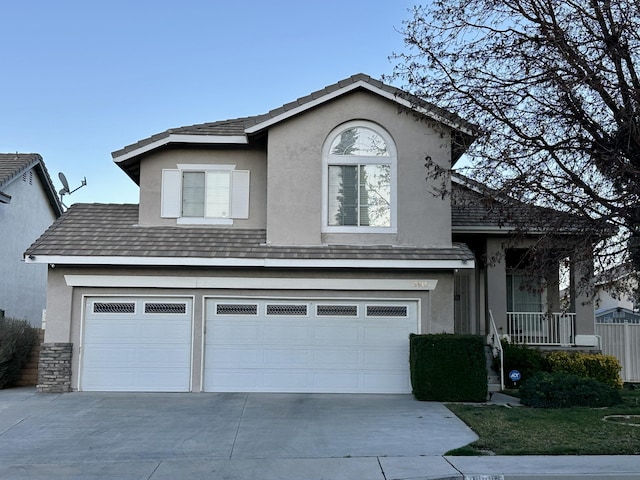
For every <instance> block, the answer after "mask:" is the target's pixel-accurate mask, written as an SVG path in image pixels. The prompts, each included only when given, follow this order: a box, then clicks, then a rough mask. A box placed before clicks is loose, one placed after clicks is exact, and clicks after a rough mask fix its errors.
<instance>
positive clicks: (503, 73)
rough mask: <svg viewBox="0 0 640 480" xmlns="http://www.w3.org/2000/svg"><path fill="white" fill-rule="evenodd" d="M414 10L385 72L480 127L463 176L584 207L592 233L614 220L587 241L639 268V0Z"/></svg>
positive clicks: (604, 257)
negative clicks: (605, 233) (601, 236)
mask: <svg viewBox="0 0 640 480" xmlns="http://www.w3.org/2000/svg"><path fill="white" fill-rule="evenodd" d="M411 13H412V18H410V19H409V20H407V21H406V22H404V25H403V28H402V34H403V35H404V39H405V44H406V46H407V48H406V51H405V52H404V53H397V54H394V55H393V56H392V59H393V60H394V61H395V65H396V66H395V68H394V73H393V75H391V76H390V77H389V78H387V80H391V81H394V82H396V83H401V86H402V87H403V88H404V89H406V90H408V91H410V92H411V93H413V94H414V95H416V96H417V97H419V98H422V99H424V100H426V101H429V102H432V103H434V104H436V105H438V106H440V107H443V108H445V109H447V110H449V111H452V112H455V113H457V114H458V115H460V116H461V117H462V118H464V119H466V120H467V121H469V122H471V123H472V124H475V125H477V126H478V128H479V131H480V132H481V134H480V136H479V137H478V138H477V140H476V141H475V142H474V143H472V144H471V146H470V149H469V151H468V156H467V160H468V162H466V163H465V168H463V170H464V171H463V173H465V174H466V175H468V176H470V177H471V178H473V179H475V180H477V181H478V182H480V183H481V184H483V185H486V186H488V187H490V189H491V191H492V192H494V193H495V196H496V197H500V196H502V197H509V198H513V199H517V200H522V201H525V202H529V203H532V204H535V205H538V206H542V207H551V208H553V209H555V210H558V211H561V212H564V213H566V214H571V215H580V216H582V217H583V218H584V219H586V221H587V223H588V224H585V223H582V225H583V227H584V230H585V231H587V230H589V227H588V225H591V227H592V231H594V232H597V231H600V232H602V224H603V223H602V222H607V224H608V225H609V232H610V233H611V232H615V235H610V236H609V237H608V239H607V240H606V241H598V242H590V243H595V250H594V253H593V254H594V258H595V260H596V262H597V263H596V266H597V267H596V268H601V269H607V267H610V266H613V265H615V264H620V263H627V264H629V265H631V266H632V267H633V268H634V269H635V270H636V271H640V78H639V73H640V72H638V68H640V0H433V1H432V2H431V3H430V5H428V6H425V7H415V8H414V9H413V11H412V12H411ZM427 169H428V175H430V176H433V177H439V178H444V176H446V175H447V173H448V172H446V171H443V170H441V169H439V168H438V167H437V165H435V164H433V163H431V162H427ZM445 184H446V183H445ZM542 211H544V210H541V212H542ZM560 218H562V217H560ZM565 220H566V217H565ZM565 220H560V221H565ZM530 221H531V222H532V223H537V225H538V226H540V225H541V224H547V226H549V231H552V230H553V229H554V228H555V226H552V225H550V223H551V222H552V220H551V218H550V217H549V216H548V215H545V214H542V215H540V216H538V217H536V216H531V217H530ZM526 227H527V226H523V228H526ZM551 227H554V228H551Z"/></svg>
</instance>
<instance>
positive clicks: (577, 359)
mask: <svg viewBox="0 0 640 480" xmlns="http://www.w3.org/2000/svg"><path fill="white" fill-rule="evenodd" d="M547 362H548V364H549V370H550V371H551V372H564V373H571V374H573V375H578V376H579V377H585V378H591V379H593V380H597V381H599V382H602V383H604V384H606V385H609V386H610V387H613V388H618V389H619V388H622V385H623V382H622V379H621V378H620V370H621V369H622V365H620V362H619V361H618V359H617V358H616V357H614V356H613V355H602V354H600V353H596V354H591V353H579V352H575V353H573V352H553V353H550V354H549V355H548V356H547Z"/></svg>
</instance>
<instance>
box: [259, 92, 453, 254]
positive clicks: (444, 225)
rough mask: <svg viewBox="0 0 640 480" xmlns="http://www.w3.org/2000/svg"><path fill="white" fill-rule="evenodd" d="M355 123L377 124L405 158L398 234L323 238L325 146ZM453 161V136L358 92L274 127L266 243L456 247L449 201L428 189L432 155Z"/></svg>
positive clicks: (399, 175)
mask: <svg viewBox="0 0 640 480" xmlns="http://www.w3.org/2000/svg"><path fill="white" fill-rule="evenodd" d="M351 120H366V121H370V122H374V123H377V124H378V125H380V126H381V127H382V128H384V129H385V130H386V131H387V132H388V133H389V134H390V135H391V137H392V138H393V141H394V142H395V145H396V148H397V153H398V173H397V178H398V184H397V192H398V208H397V211H398V219H397V230H398V232H397V234H392V235H388V234H384V235H376V234H366V235H357V234H355V235H354V234H341V235H334V234H325V235H322V234H321V227H322V147H323V144H324V142H325V141H326V140H327V137H328V135H329V134H330V133H331V131H332V130H334V129H335V128H336V127H338V126H339V125H341V124H343V123H345V122H348V121H351ZM426 156H431V157H432V158H433V159H434V160H436V161H437V162H438V163H439V164H440V165H442V166H448V165H449V162H450V156H451V151H450V139H449V134H448V131H447V132H446V133H443V134H442V135H441V132H440V131H438V130H436V128H435V127H434V126H433V125H430V124H429V123H427V122H425V121H419V120H416V119H415V118H414V116H412V115H406V114H405V113H399V111H398V106H397V104H395V103H393V102H391V101H389V100H386V99H383V98H381V97H378V96H377V95H374V94H371V93H368V92H354V93H351V94H349V95H346V96H344V97H341V98H340V99H339V100H336V101H333V102H329V103H326V104H323V105H322V106H320V107H318V108H316V109H313V110H310V111H308V112H306V113H304V114H302V115H299V116H297V117H295V118H293V119H291V120H288V121H285V122H282V123H280V124H278V125H275V126H273V127H272V128H271V129H270V130H269V145H268V158H269V160H268V162H269V171H268V176H267V181H268V184H269V191H268V198H267V241H268V242H269V243H272V244H284V245H293V244H295V245H317V244H320V243H351V244H359V243H386V244H397V245H419V246H447V245H450V244H451V211H450V204H449V201H448V200H442V199H439V198H436V197H434V196H433V195H432V193H431V192H430V191H429V185H428V184H427V181H426V180H425V178H426V171H425V168H424V164H425V157H426Z"/></svg>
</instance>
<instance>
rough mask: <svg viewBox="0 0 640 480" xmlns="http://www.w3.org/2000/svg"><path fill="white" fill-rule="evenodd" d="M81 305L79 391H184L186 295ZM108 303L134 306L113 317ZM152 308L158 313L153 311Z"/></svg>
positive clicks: (187, 378)
mask: <svg viewBox="0 0 640 480" xmlns="http://www.w3.org/2000/svg"><path fill="white" fill-rule="evenodd" d="M145 303H149V304H150V305H151V307H150V308H147V311H153V310H154V309H155V313H149V314H148V313H145ZM95 304H98V307H96V306H95ZM86 305H87V307H86V310H85V312H86V313H85V320H84V324H83V329H84V332H83V343H82V354H81V365H80V368H81V375H80V378H81V381H80V388H81V389H82V390H96V391H153V392H179V391H182V392H184V391H189V385H190V379H191V342H192V339H191V337H192V326H191V322H192V321H191V311H192V309H191V300H190V299H179V298H171V299H165V298H161V299H157V298H153V299H151V298H147V299H145V298H132V297H126V298H123V299H121V300H120V301H118V299H117V298H115V297H114V298H110V299H108V300H103V299H87V302H86ZM110 305H127V306H128V307H130V306H131V305H134V308H128V313H126V314H117V315H116V314H113V313H110V312H109V310H110ZM157 309H160V310H161V311H162V312H163V313H161V314H159V313H157V311H158V310H157ZM103 312H105V313H103ZM164 312H168V313H164ZM171 312H178V313H171Z"/></svg>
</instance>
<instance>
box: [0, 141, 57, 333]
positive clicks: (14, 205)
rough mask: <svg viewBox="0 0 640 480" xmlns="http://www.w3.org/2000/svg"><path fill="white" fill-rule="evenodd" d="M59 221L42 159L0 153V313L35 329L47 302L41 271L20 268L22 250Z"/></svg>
mask: <svg viewBox="0 0 640 480" xmlns="http://www.w3.org/2000/svg"><path fill="white" fill-rule="evenodd" d="M60 215H62V205H61V204H60V200H59V198H58V195H57V194H56V190H55V188H54V186H53V183H52V182H51V178H50V177H49V173H48V172H47V168H46V167H45V164H44V161H43V160H42V157H41V156H40V155H38V154H36V153H0V232H1V235H0V236H1V238H0V311H1V313H2V314H3V315H6V316H7V317H13V318H18V319H24V320H28V321H29V323H30V324H31V325H33V326H34V327H40V325H41V321H42V312H43V310H44V309H45V306H46V303H47V302H46V300H47V267H46V265H35V266H33V265H25V262H24V260H23V258H22V254H23V253H24V250H25V249H26V248H27V247H28V246H29V245H30V244H31V243H32V242H33V241H34V240H35V239H37V238H38V236H39V235H41V234H42V232H43V230H44V229H46V228H47V227H48V226H49V225H51V224H52V223H53V222H54V220H55V219H56V218H58V217H59V216H60Z"/></svg>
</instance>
